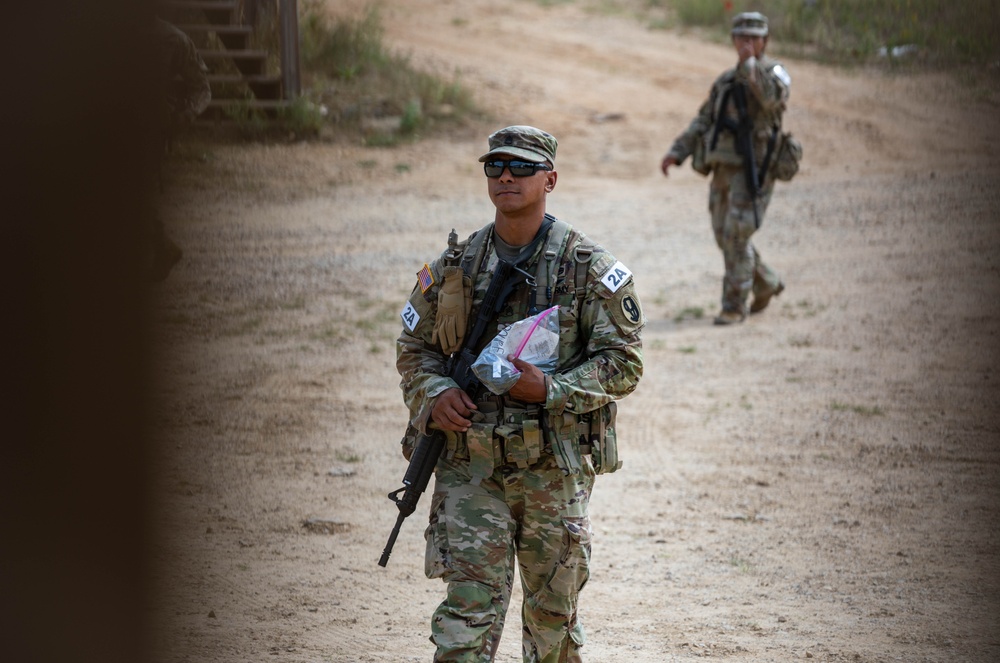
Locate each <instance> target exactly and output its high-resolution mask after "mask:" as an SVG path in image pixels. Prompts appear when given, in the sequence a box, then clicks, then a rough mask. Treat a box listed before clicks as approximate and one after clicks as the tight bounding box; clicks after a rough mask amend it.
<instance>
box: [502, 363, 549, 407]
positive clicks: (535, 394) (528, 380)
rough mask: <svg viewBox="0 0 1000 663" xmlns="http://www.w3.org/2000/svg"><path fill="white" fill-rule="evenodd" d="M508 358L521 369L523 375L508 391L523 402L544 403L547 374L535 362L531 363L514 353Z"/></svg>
mask: <svg viewBox="0 0 1000 663" xmlns="http://www.w3.org/2000/svg"><path fill="white" fill-rule="evenodd" d="M507 360H508V361H509V362H511V363H512V364H514V366H515V367H516V368H517V370H519V371H521V377H519V378H518V379H517V383H516V384H515V385H514V386H513V387H511V388H510V391H508V392H507V393H508V394H510V395H511V397H513V398H516V399H517V400H519V401H521V402H522V403H544V402H545V374H544V373H542V371H541V370H540V369H539V368H538V367H537V366H535V365H534V364H529V363H528V362H526V361H524V360H523V359H518V358H516V357H514V356H513V355H511V356H509V357H507Z"/></svg>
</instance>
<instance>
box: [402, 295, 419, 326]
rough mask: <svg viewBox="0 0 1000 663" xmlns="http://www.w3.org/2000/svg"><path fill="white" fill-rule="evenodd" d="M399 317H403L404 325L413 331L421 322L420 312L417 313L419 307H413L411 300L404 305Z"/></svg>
mask: <svg viewBox="0 0 1000 663" xmlns="http://www.w3.org/2000/svg"><path fill="white" fill-rule="evenodd" d="M399 317H401V318H402V319H403V326H404V327H406V328H407V329H408V330H409V331H411V332H412V331H413V330H414V329H416V328H417V323H418V322H420V314H419V313H417V309H415V308H413V304H411V303H410V302H406V306H404V307H403V310H402V311H401V312H400V314H399Z"/></svg>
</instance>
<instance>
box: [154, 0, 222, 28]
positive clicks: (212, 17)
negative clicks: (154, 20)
mask: <svg viewBox="0 0 1000 663" xmlns="http://www.w3.org/2000/svg"><path fill="white" fill-rule="evenodd" d="M238 4H239V3H237V2H236V0H169V1H168V2H166V3H165V7H164V8H165V11H166V13H168V14H171V13H173V12H191V11H200V12H201V13H202V14H204V15H205V18H206V19H207V20H208V21H209V22H210V23H220V24H227V23H235V22H237V7H238Z"/></svg>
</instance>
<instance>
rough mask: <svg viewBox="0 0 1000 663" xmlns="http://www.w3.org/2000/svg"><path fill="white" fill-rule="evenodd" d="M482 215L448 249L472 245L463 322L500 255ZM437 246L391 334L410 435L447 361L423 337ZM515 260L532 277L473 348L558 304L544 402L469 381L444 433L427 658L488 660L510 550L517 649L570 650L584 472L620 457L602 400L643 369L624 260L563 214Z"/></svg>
mask: <svg viewBox="0 0 1000 663" xmlns="http://www.w3.org/2000/svg"><path fill="white" fill-rule="evenodd" d="M549 218H551V217H549ZM492 226H493V224H489V225H487V226H486V227H484V228H482V229H481V230H479V231H478V233H475V234H474V235H473V236H471V237H470V238H469V240H468V241H467V243H463V246H460V247H459V250H464V254H465V256H466V259H467V260H468V259H469V258H470V257H471V254H473V253H477V254H479V255H480V256H482V258H481V262H480V264H479V267H478V269H476V268H475V267H474V266H473V267H472V269H471V270H470V271H471V273H472V275H473V305H472V310H471V313H470V315H469V328H470V329H471V328H472V325H473V321H474V320H475V319H476V316H477V313H478V308H479V304H480V302H481V301H482V299H483V297H484V294H485V293H486V290H487V287H488V285H489V282H490V280H491V276H492V274H493V272H494V269H495V267H496V265H497V261H498V257H497V254H496V252H495V250H494V249H493V247H492V233H493V230H492ZM483 233H485V234H483ZM477 235H478V236H479V238H480V241H479V242H478V248H475V247H476V245H477V242H476V241H475V240H473V238H474V237H476V236H477ZM446 255H447V252H446V253H445V254H443V255H442V256H441V257H440V258H438V259H437V260H435V261H434V262H433V263H432V264H431V265H430V271H431V273H432V274H433V276H434V280H435V284H434V285H433V286H431V287H429V288H428V289H427V291H426V292H423V291H422V290H421V287H420V285H419V284H418V286H417V287H416V288H415V289H414V291H413V294H412V295H411V297H410V299H409V303H408V305H407V309H406V311H408V312H409V316H407V315H406V314H405V313H404V329H403V333H402V334H401V335H400V337H399V340H398V342H397V369H398V370H399V373H400V375H401V376H402V383H401V387H402V389H403V395H404V400H405V402H406V404H407V406H408V407H409V410H410V415H411V424H412V426H413V427H414V428H415V429H417V430H419V431H421V432H425V431H426V428H425V427H426V425H427V424H428V422H429V418H430V411H431V407H432V405H433V399H434V398H435V397H436V396H437V395H438V394H440V393H441V392H443V391H445V390H446V389H449V388H451V387H455V386H456V384H455V382H453V381H452V380H451V379H450V378H448V377H444V376H443V374H444V372H445V363H446V359H447V358H446V357H445V356H444V355H443V354H442V351H441V350H440V348H439V347H438V346H437V345H435V344H432V342H431V336H432V330H433V328H434V321H435V314H436V309H437V293H438V288H439V285H438V284H440V283H441V276H442V270H443V266H444V264H445V256H446ZM471 262H472V263H473V265H474V263H475V260H472V261H471ZM522 269H523V270H524V271H525V272H527V273H528V274H533V275H536V280H537V281H538V285H537V287H536V288H534V289H532V288H530V287H529V286H528V285H527V284H525V283H521V284H520V285H518V286H517V287H516V288H515V289H514V290H513V292H512V293H511V295H510V296H509V297H508V299H507V302H506V305H505V307H504V308H503V309H502V310H501V311H500V314H499V315H498V316H497V319H495V320H494V321H491V324H490V326H489V327H488V329H487V332H486V333H485V334H483V338H481V339H480V340H479V343H478V347H477V348H475V350H476V354H478V352H479V351H480V350H481V349H482V348H483V347H485V346H486V345H488V344H489V342H490V340H491V338H492V337H493V336H495V335H496V333H497V332H498V331H499V330H500V329H502V328H503V327H505V326H506V325H509V324H511V323H514V322H516V321H519V320H523V319H525V318H526V317H528V316H529V311H530V310H531V306H532V303H534V304H535V307H536V308H539V309H544V308H546V307H548V306H550V305H554V304H558V305H560V308H559V324H560V346H559V361H558V366H557V368H556V370H555V373H554V374H553V375H551V376H549V377H548V378H547V379H546V383H547V384H546V392H547V394H546V400H545V403H544V404H541V403H540V404H527V403H521V402H518V401H515V400H513V399H512V398H510V397H509V396H494V395H493V394H491V393H490V392H489V391H488V390H486V389H485V388H481V389H480V393H479V394H478V396H477V397H476V398H475V401H476V403H477V405H478V408H479V410H478V412H476V413H474V415H473V416H472V418H473V420H474V424H473V426H472V428H471V429H470V430H469V431H467V432H466V433H464V434H462V433H448V443H447V447H446V450H445V452H444V454H443V455H442V458H441V460H440V461H439V462H438V464H437V468H436V470H435V477H436V485H435V491H434V494H433V498H432V502H431V514H430V524H429V526H428V528H427V531H426V533H425V537H426V539H427V553H426V569H425V570H426V574H427V576H428V577H429V578H442V579H443V580H444V581H445V582H447V583H448V596H447V599H446V600H445V601H444V602H443V603H441V605H440V606H439V607H438V609H437V610H436V611H435V613H434V617H433V622H432V636H431V640H432V641H433V642H434V643H435V644H436V646H437V653H436V655H435V659H434V660H435V661H461V662H470V663H471V662H473V661H474V662H477V663H478V662H481V661H491V660H493V656H494V654H495V652H496V648H497V646H498V644H499V641H500V635H501V631H502V629H503V623H504V617H505V614H506V610H507V606H508V603H509V600H510V595H511V588H512V584H513V581H514V576H513V574H514V562H515V557H516V560H517V563H518V568H519V571H520V578H521V584H522V587H523V589H524V604H523V606H522V616H523V622H524V632H523V634H522V646H523V652H524V660H525V661H526V662H527V661H532V662H552V663H555V662H556V661H580V660H582V659H581V658H580V654H579V648H580V646H582V645H583V642H584V635H583V628H582V625H581V624H580V620H579V618H578V615H577V596H578V593H579V591H580V589H581V588H582V587H583V585H584V583H585V582H586V581H587V578H588V577H589V563H590V553H591V537H592V531H591V526H590V520H589V516H588V509H587V507H588V502H589V498H590V494H591V489H592V487H593V483H594V477H595V474H599V473H602V472H608V471H614V470H615V469H617V468H618V466H619V465H620V463H619V462H618V460H617V452H616V447H615V440H614V435H615V433H614V418H615V412H616V405H615V403H614V401H615V400H616V399H619V398H622V397H624V396H626V395H627V394H629V393H631V392H632V390H633V389H635V387H636V384H637V383H638V381H639V378H640V376H641V374H642V345H641V340H640V331H641V329H642V326H643V325H644V324H645V317H644V315H643V313H642V310H641V308H640V305H639V300H638V298H637V296H636V294H635V289H634V285H633V282H632V278H631V273H630V272H629V271H628V270H627V268H625V267H624V266H623V265H622V264H621V263H620V262H618V261H617V260H616V259H615V258H614V257H613V256H612V255H611V254H610V253H608V252H607V251H605V250H604V249H603V248H602V247H600V246H599V245H596V244H594V243H593V242H591V241H590V240H589V239H587V238H586V237H585V236H584V235H583V234H582V233H580V232H579V231H577V230H575V229H573V228H571V227H570V226H569V225H568V224H565V223H563V222H561V221H555V222H554V224H553V225H552V227H551V228H550V229H549V231H548V236H547V238H546V240H544V241H542V242H541V243H540V244H539V245H538V247H537V248H536V249H535V251H534V253H533V255H532V256H531V257H530V258H528V259H527V261H526V262H525V263H524V264H523V265H522ZM549 293H551V294H550V295H549ZM539 304H540V306H539ZM407 320H409V322H407ZM581 438H582V439H581ZM582 442H586V444H585V445H582V444H581V443H582ZM404 443H405V441H404Z"/></svg>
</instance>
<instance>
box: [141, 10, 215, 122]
mask: <svg viewBox="0 0 1000 663" xmlns="http://www.w3.org/2000/svg"><path fill="white" fill-rule="evenodd" d="M155 38H156V40H157V49H156V50H157V55H158V57H159V66H160V75H161V76H162V82H163V95H164V97H165V100H164V104H163V106H164V113H165V117H164V118H163V122H164V125H165V127H166V128H167V129H170V128H172V127H175V126H177V125H179V124H182V123H184V122H190V121H192V120H194V119H195V118H196V117H198V116H199V115H201V113H202V112H204V110H205V109H206V108H208V104H209V102H211V101H212V88H211V86H210V84H209V82H208V67H207V66H205V62H204V60H202V59H201V56H200V55H198V49H197V48H196V47H195V45H194V42H193V41H191V38H190V37H188V36H187V35H186V34H184V32H182V31H181V30H180V29H179V28H177V27H176V26H174V25H171V24H170V23H167V22H166V21H164V20H162V19H156V26H155Z"/></svg>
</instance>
